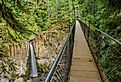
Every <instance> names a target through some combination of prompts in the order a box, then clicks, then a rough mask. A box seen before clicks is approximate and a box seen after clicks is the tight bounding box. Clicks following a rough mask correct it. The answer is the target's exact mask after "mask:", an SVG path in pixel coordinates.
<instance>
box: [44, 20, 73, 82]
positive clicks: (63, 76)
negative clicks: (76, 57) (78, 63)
mask: <svg viewBox="0 0 121 82" xmlns="http://www.w3.org/2000/svg"><path fill="white" fill-rule="evenodd" d="M74 31H75V21H74V23H73V25H72V27H71V28H70V32H69V34H68V38H67V40H66V42H65V43H64V45H63V47H62V48H61V49H60V51H59V53H58V55H57V57H56V59H55V61H54V62H53V65H52V66H51V68H50V70H49V73H48V74H47V76H46V78H45V81H44V82H66V81H67V79H68V72H69V69H70V63H71V56H72V51H73V50H72V49H73V43H74Z"/></svg>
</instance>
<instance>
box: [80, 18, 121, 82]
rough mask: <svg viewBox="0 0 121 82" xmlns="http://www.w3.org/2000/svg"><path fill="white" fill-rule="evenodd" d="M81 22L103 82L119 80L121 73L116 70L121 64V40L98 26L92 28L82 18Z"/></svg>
mask: <svg viewBox="0 0 121 82" xmlns="http://www.w3.org/2000/svg"><path fill="white" fill-rule="evenodd" d="M79 22H80V24H81V27H82V30H83V33H84V35H85V38H86V40H87V42H88V45H89V46H90V50H91V52H92V55H93V57H94V59H95V62H96V63H97V67H98V69H99V73H100V76H101V79H102V80H103V82H109V81H114V80H115V79H116V80H118V81H119V80H120V77H119V74H117V73H116V72H115V71H117V69H119V67H120V66H121V65H120V62H121V61H120V55H121V50H120V46H121V42H120V41H119V40H117V39H115V38H113V37H112V36H110V35H108V34H107V33H105V32H103V31H101V30H100V29H98V28H95V27H93V28H91V25H90V24H89V25H88V26H87V25H86V24H85V22H82V21H81V20H79ZM93 29H94V30H93ZM102 70H103V71H102ZM112 70H113V71H112ZM110 75H111V77H110Z"/></svg>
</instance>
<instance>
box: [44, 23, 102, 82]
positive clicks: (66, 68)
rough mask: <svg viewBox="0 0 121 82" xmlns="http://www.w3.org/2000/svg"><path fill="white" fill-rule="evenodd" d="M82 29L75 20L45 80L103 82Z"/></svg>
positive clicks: (51, 81)
mask: <svg viewBox="0 0 121 82" xmlns="http://www.w3.org/2000/svg"><path fill="white" fill-rule="evenodd" d="M82 29H83V28H82V27H81V25H80V23H79V21H75V23H74V24H73V26H72V28H71V30H70V33H69V36H68V38H67V40H66V42H65V44H64V45H63V48H62V49H61V50H60V52H59V54H58V56H57V58H56V59H55V61H54V63H53V65H52V67H51V69H50V71H49V73H48V75H47V77H46V79H45V82H102V80H101V77H100V73H99V70H98V67H97V65H96V63H95V60H94V58H93V55H92V54H91V51H90V49H89V46H88V44H87V41H86V39H85V36H84V33H83V30H82Z"/></svg>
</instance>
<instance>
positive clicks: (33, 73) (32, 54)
mask: <svg viewBox="0 0 121 82" xmlns="http://www.w3.org/2000/svg"><path fill="white" fill-rule="evenodd" d="M29 54H30V58H31V75H30V76H31V77H37V76H38V73H37V66H36V59H35V51H34V47H33V44H32V42H29Z"/></svg>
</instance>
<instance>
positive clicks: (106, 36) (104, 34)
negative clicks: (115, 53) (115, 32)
mask: <svg viewBox="0 0 121 82" xmlns="http://www.w3.org/2000/svg"><path fill="white" fill-rule="evenodd" d="M79 21H80V20H79ZM80 23H83V24H85V23H84V22H83V21H80ZM85 26H87V25H86V24H85ZM87 27H88V26H87ZM88 28H90V27H88ZM94 29H95V30H96V31H98V32H100V33H102V34H103V35H105V36H106V37H108V38H110V39H111V40H113V41H115V42H117V43H118V44H120V45H121V42H120V41H119V40H117V39H115V38H113V37H111V36H110V35H108V34H107V33H105V32H103V31H101V30H100V29H98V28H95V27H94Z"/></svg>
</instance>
